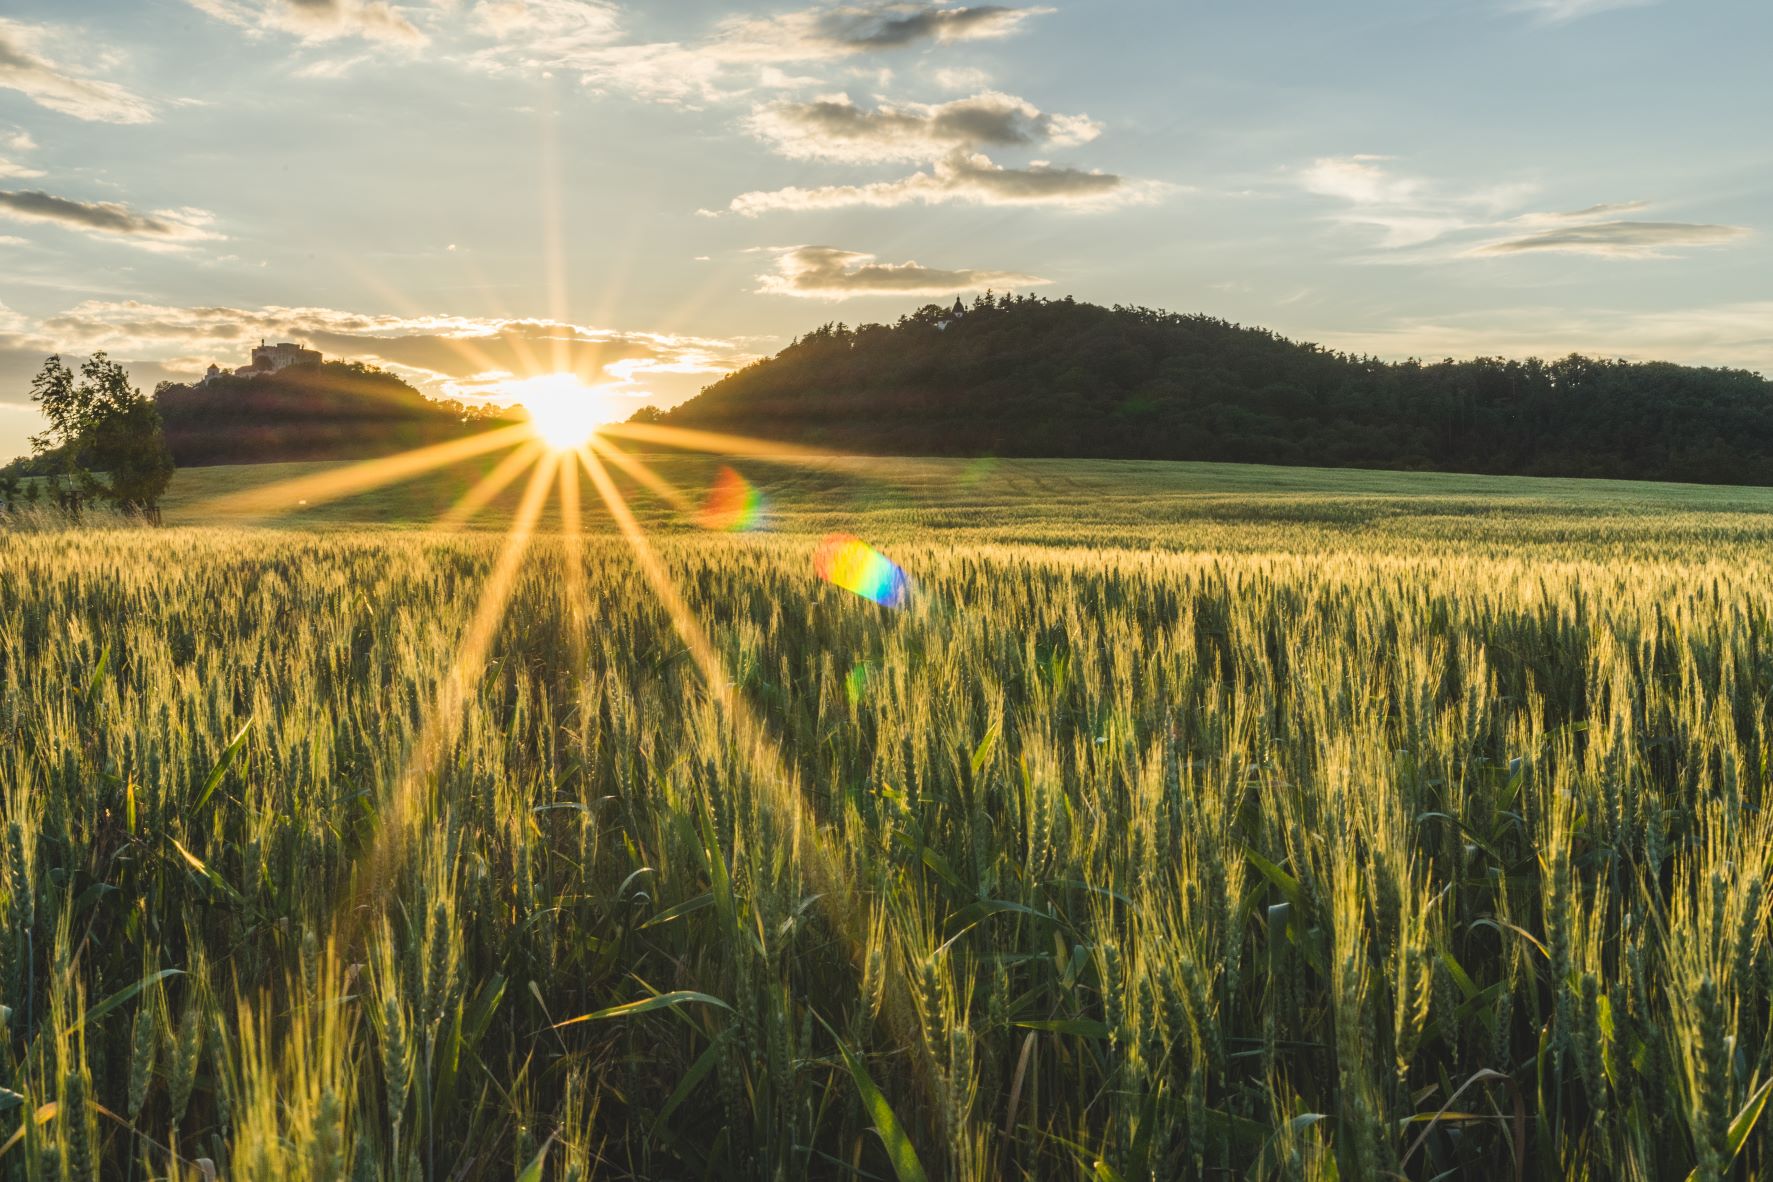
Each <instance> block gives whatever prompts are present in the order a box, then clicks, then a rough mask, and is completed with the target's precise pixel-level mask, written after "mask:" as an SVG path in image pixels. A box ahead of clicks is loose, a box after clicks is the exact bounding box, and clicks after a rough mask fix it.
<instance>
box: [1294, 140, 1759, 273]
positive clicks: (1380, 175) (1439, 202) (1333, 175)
mask: <svg viewBox="0 0 1773 1182" xmlns="http://www.w3.org/2000/svg"><path fill="white" fill-rule="evenodd" d="M1389 159H1390V158H1389V157H1385V156H1340V157H1321V158H1319V159H1317V160H1315V161H1313V162H1312V163H1311V165H1310V166H1309V167H1307V168H1305V169H1302V170H1301V171H1300V173H1299V178H1298V180H1299V184H1300V185H1301V187H1303V188H1304V189H1305V190H1306V191H1307V192H1310V193H1314V194H1316V195H1318V196H1320V197H1328V198H1332V199H1334V200H1337V201H1339V202H1341V203H1342V205H1343V208H1341V209H1339V210H1338V211H1337V212H1335V213H1333V214H1331V215H1330V220H1331V221H1332V222H1333V223H1335V224H1337V225H1341V226H1347V227H1356V228H1360V229H1365V230H1368V231H1377V233H1378V241H1377V243H1376V245H1377V248H1378V249H1379V251H1380V252H1381V253H1380V254H1379V255H1377V256H1374V257H1375V259H1377V260H1390V261H1411V262H1425V261H1440V260H1445V259H1449V258H1483V257H1498V256H1506V255H1521V254H1532V253H1540V252H1543V253H1558V254H1584V255H1593V256H1598V257H1605V258H1617V259H1652V258H1667V257H1670V252H1672V251H1675V250H1679V249H1682V248H1694V247H1706V246H1722V245H1725V244H1728V243H1730V242H1735V241H1737V240H1739V239H1742V238H1746V237H1747V236H1748V235H1749V231H1748V229H1747V228H1746V227H1743V226H1726V225H1712V224H1706V223H1697V222H1667V221H1647V220H1638V219H1633V218H1625V217H1621V216H1620V215H1622V214H1630V213H1641V212H1643V211H1645V210H1647V209H1649V208H1650V207H1649V205H1648V204H1647V203H1645V202H1642V201H1624V202H1607V203H1603V204H1598V205H1591V206H1588V207H1587V208H1585V209H1578V210H1571V211H1527V212H1514V211H1516V210H1518V209H1519V207H1520V205H1521V204H1523V203H1524V202H1525V201H1526V200H1527V199H1528V198H1529V197H1531V196H1532V194H1533V192H1534V187H1533V186H1531V185H1525V184H1515V185H1507V184H1505V185H1498V186H1492V187H1489V188H1483V189H1476V190H1470V189H1458V188H1454V187H1452V186H1449V185H1444V184H1437V183H1434V182H1432V181H1430V180H1428V179H1427V178H1424V177H1418V176H1410V175H1407V174H1403V173H1399V172H1398V171H1396V170H1395V169H1394V168H1392V167H1391V166H1390V165H1389V164H1388V163H1387V161H1388V160H1389ZM1504 215H1507V216H1504ZM1407 248H1418V249H1415V250H1408V249H1407ZM1422 248H1427V249H1422Z"/></svg>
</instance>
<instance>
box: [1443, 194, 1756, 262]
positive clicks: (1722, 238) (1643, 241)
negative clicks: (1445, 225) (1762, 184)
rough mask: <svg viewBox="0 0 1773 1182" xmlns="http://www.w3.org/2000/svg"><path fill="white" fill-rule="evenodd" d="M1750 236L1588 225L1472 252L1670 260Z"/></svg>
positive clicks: (1724, 230) (1705, 228)
mask: <svg viewBox="0 0 1773 1182" xmlns="http://www.w3.org/2000/svg"><path fill="white" fill-rule="evenodd" d="M1602 208H1604V207H1602ZM1748 233H1749V232H1748V230H1747V229H1746V228H1745V227H1743V226H1718V225H1701V224H1696V223H1693V222H1630V221H1615V222H1584V223H1578V224H1573V225H1569V226H1563V227H1560V228H1557V229H1551V230H1541V231H1539V232H1538V233H1536V234H1528V235H1525V236H1524V237H1520V238H1504V239H1500V240H1498V241H1495V242H1487V243H1484V244H1483V245H1481V246H1479V247H1476V248H1475V249H1474V250H1473V251H1472V253H1473V254H1479V255H1508V254H1527V253H1531V252H1534V251H1552V252H1557V253H1561V254H1588V255H1600V256H1602V257H1606V258H1627V259H1657V258H1668V257H1669V255H1668V254H1667V253H1666V252H1667V251H1669V250H1672V249H1675V248H1677V247H1684V246H1685V247H1694V246H1722V245H1724V244H1725V243H1729V242H1735V241H1738V240H1739V239H1742V238H1746V237H1747V236H1748Z"/></svg>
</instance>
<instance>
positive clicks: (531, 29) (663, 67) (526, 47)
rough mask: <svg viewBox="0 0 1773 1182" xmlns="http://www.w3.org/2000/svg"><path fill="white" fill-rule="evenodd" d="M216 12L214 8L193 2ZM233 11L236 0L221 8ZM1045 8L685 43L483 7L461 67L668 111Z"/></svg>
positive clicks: (779, 29)
mask: <svg viewBox="0 0 1773 1182" xmlns="http://www.w3.org/2000/svg"><path fill="white" fill-rule="evenodd" d="M192 2H193V3H200V2H201V3H219V2H223V0H192ZM226 2H229V3H234V2H237V0H226ZM1050 11H1051V9H1046V8H1010V7H1006V6H1002V5H979V6H975V7H965V6H959V7H956V6H950V5H945V4H907V3H874V4H866V5H854V4H852V5H840V6H837V7H820V8H807V9H801V10H797V11H793V12H786V13H779V14H776V15H773V16H767V17H753V16H733V17H727V18H725V19H723V20H720V21H718V22H716V23H715V24H714V25H713V26H712V27H711V28H710V30H709V32H708V34H707V35H706V36H704V37H702V38H700V39H696V40H691V41H652V42H645V41H631V42H623V41H621V39H620V33H621V27H620V26H621V21H620V16H621V14H620V10H619V9H618V8H617V7H616V6H615V5H614V4H610V3H605V2H603V0H586V2H585V3H583V4H573V3H570V2H569V0H482V2H481V3H480V4H478V5H476V7H475V9H474V13H475V15H476V17H477V19H478V23H479V26H480V29H481V31H482V32H483V33H485V34H487V35H489V36H490V37H491V38H492V39H493V41H494V44H492V45H491V46H488V47H487V48H485V49H482V50H481V51H479V52H478V53H475V54H474V55H472V56H471V57H470V58H469V61H470V63H471V64H473V65H476V66H478V67H480V68H483V69H488V70H506V69H526V70H531V71H535V70H555V69H559V70H569V71H573V72H576V73H577V74H578V75H579V79H580V81H581V82H582V83H583V84H584V85H585V86H587V87H589V88H591V89H592V90H596V91H610V90H615V91H620V92H622V93H626V94H632V95H635V96H636V97H639V98H644V99H649V100H653V101H660V102H671V103H694V102H716V101H724V100H730V99H733V98H735V97H740V96H743V95H745V94H748V93H751V92H753V91H755V90H757V89H759V88H763V89H771V88H775V89H783V88H787V87H791V86H798V85H805V84H807V83H808V82H809V81H812V80H811V79H808V78H806V77H804V76H798V77H797V76H794V75H792V74H789V73H787V72H786V71H785V70H784V69H783V67H785V66H806V65H809V64H816V63H826V62H840V61H844V60H847V59H854V58H857V57H860V56H863V55H866V54H871V53H878V52H883V51H890V50H901V49H907V48H910V47H913V46H916V45H920V44H921V45H945V44H953V43H957V42H965V41H976V40H983V39H988V38H998V37H1005V36H1008V35H1010V34H1011V33H1014V32H1016V31H1017V30H1018V29H1019V28H1020V27H1021V26H1022V24H1023V23H1024V22H1025V21H1027V20H1028V19H1029V18H1030V17H1033V16H1036V15H1039V14H1041V13H1045V12H1050Z"/></svg>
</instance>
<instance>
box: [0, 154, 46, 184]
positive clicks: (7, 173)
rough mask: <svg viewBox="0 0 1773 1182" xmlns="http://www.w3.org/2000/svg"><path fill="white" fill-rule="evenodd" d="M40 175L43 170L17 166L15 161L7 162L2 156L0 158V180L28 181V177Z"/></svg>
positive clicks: (23, 165) (21, 165) (24, 165)
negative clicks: (18, 179)
mask: <svg viewBox="0 0 1773 1182" xmlns="http://www.w3.org/2000/svg"><path fill="white" fill-rule="evenodd" d="M42 175H43V170H42V169H40V168H32V167H31V166H30V165H28V164H19V163H17V162H15V161H12V160H8V159H7V158H6V157H4V156H0V178H5V177H17V178H20V179H28V178H30V177H37V176H42Z"/></svg>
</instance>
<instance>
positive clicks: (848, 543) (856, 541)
mask: <svg viewBox="0 0 1773 1182" xmlns="http://www.w3.org/2000/svg"><path fill="white" fill-rule="evenodd" d="M813 569H814V570H815V571H817V572H818V575H819V577H820V578H821V579H824V580H825V581H826V582H827V583H831V584H833V585H835V586H838V587H842V588H843V589H844V590H845V591H854V592H855V593H856V594H857V595H860V596H861V597H862V598H863V599H872V600H873V601H874V602H875V603H878V604H880V605H881V606H882V607H904V606H905V601H906V600H907V599H909V598H910V597H911V580H910V579H908V578H907V577H906V575H905V572H904V571H902V570H900V569H899V566H898V564H897V563H895V562H894V561H893V560H892V559H890V558H888V557H887V556H886V555H884V554H882V553H881V552H880V551H878V550H876V549H875V548H874V547H872V546H870V545H869V544H868V543H866V542H864V541H863V540H862V539H860V538H857V537H852V536H851V535H849V534H832V535H831V536H830V537H828V538H826V539H825V541H824V542H823V543H822V544H820V546H819V551H818V553H817V554H815V555H813Z"/></svg>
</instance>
